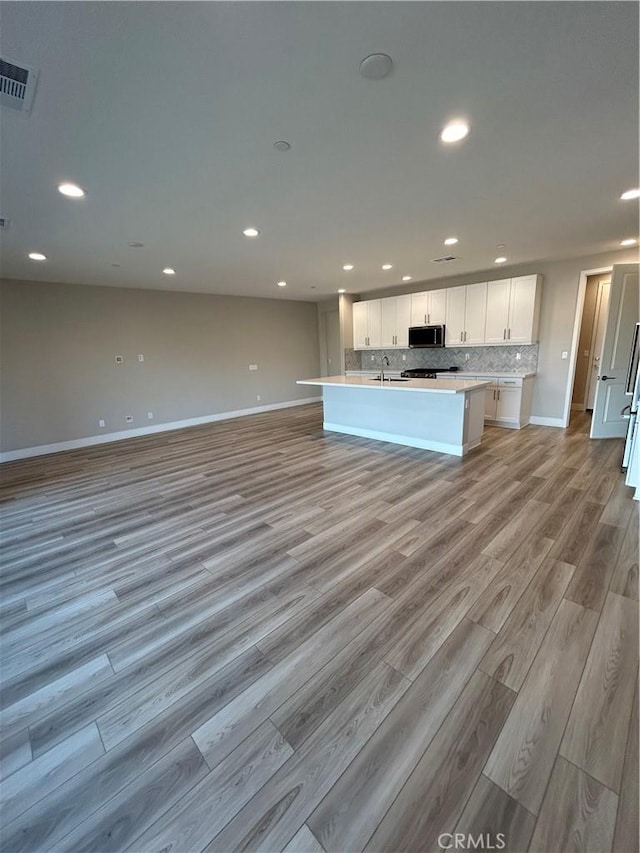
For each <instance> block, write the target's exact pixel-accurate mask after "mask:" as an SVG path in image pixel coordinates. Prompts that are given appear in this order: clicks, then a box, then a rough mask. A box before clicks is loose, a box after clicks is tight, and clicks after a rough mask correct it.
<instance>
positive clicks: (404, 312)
mask: <svg viewBox="0 0 640 853" xmlns="http://www.w3.org/2000/svg"><path fill="white" fill-rule="evenodd" d="M380 302H381V303H382V323H381V325H382V334H381V346H383V347H405V348H406V347H408V346H409V324H410V322H411V296H409V295H407V296H391V297H389V298H388V299H381V300H380Z"/></svg>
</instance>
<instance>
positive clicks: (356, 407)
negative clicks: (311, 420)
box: [297, 376, 490, 456]
mask: <svg viewBox="0 0 640 853" xmlns="http://www.w3.org/2000/svg"><path fill="white" fill-rule="evenodd" d="M297 384H298V385H319V386H321V387H322V403H323V407H324V417H323V421H324V422H323V426H324V429H326V430H329V431H330V432H342V433H346V434H347V435H358V436H362V437H363V438H374V439H377V440H379V441H389V442H391V443H392V444H404V445H406V446H408V447H420V448H423V449H424V450H436V451H437V452H439V453H449V454H451V455H453V456H464V455H465V454H466V453H468V452H469V451H470V450H472V449H473V448H474V447H477V446H478V445H479V444H480V441H481V439H482V432H483V429H484V389H485V387H486V386H487V385H488V384H490V383H489V382H488V381H480V380H470V379H392V380H390V381H389V380H385V381H384V382H382V381H381V380H380V379H371V378H370V377H366V376H324V377H321V378H318V379H299V380H298V383H297Z"/></svg>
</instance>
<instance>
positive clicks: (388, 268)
mask: <svg viewBox="0 0 640 853" xmlns="http://www.w3.org/2000/svg"><path fill="white" fill-rule="evenodd" d="M382 269H383V270H392V269H393V264H382Z"/></svg>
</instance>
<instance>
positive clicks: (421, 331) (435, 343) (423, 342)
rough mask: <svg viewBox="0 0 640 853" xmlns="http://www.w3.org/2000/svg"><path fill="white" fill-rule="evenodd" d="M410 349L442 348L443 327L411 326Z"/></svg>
mask: <svg viewBox="0 0 640 853" xmlns="http://www.w3.org/2000/svg"><path fill="white" fill-rule="evenodd" d="M409 346H410V347H416V348H417V347H443V346H444V326H411V327H410V328H409Z"/></svg>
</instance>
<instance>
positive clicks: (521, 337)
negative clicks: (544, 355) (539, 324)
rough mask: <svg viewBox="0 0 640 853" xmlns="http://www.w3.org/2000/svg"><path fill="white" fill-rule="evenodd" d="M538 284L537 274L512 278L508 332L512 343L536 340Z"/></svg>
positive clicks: (508, 337)
mask: <svg viewBox="0 0 640 853" xmlns="http://www.w3.org/2000/svg"><path fill="white" fill-rule="evenodd" d="M537 284H538V281H537V276H535V275H524V276H521V277H520V278H513V279H511V300H510V303H509V326H508V333H507V339H508V340H509V341H511V343H516V344H518V343H527V342H529V341H532V340H534V334H535V330H534V318H535V309H536V287H537ZM536 337H537V335H536Z"/></svg>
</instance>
